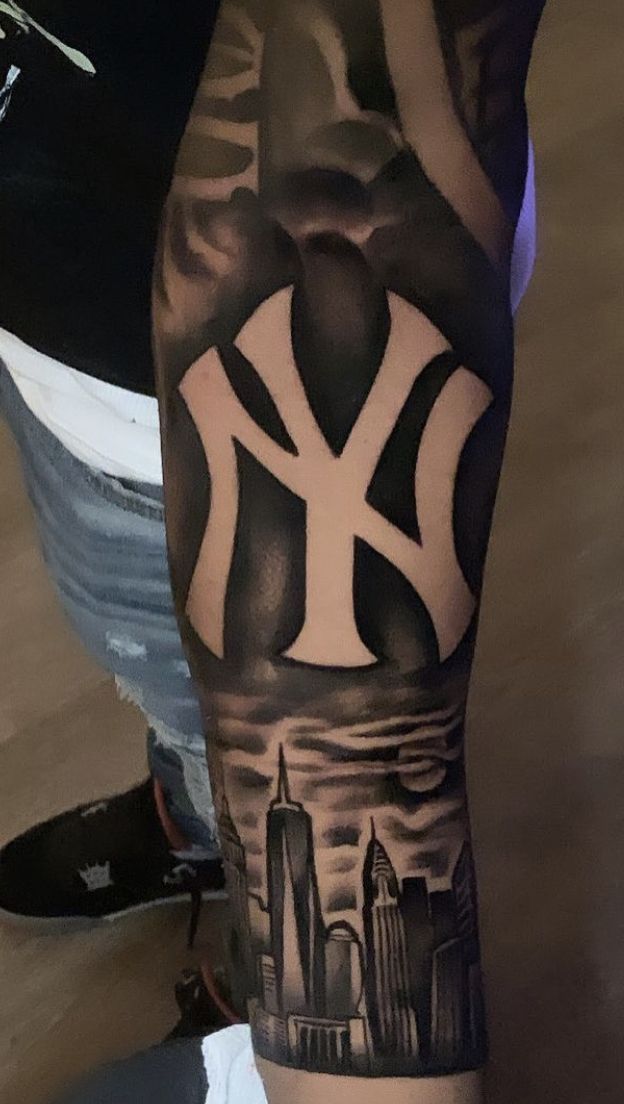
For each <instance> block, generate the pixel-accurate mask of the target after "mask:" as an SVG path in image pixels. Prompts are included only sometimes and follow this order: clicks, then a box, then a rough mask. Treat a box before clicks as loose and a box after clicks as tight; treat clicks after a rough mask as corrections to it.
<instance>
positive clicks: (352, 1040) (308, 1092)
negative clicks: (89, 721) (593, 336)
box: [155, 0, 541, 1104]
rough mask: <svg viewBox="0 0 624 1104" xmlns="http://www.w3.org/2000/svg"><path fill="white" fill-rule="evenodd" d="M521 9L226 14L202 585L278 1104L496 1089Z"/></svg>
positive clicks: (521, 164) (160, 346)
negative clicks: (490, 572)
mask: <svg viewBox="0 0 624 1104" xmlns="http://www.w3.org/2000/svg"><path fill="white" fill-rule="evenodd" d="M521 7H522V11H521V12H520V14H518V8H519V6H518V5H517V4H515V3H512V2H511V0H505V2H499V3H496V2H492V0H464V2H460V0H438V2H437V3H434V2H433V0H358V2H357V3H356V2H355V0H316V2H311V0H305V2H304V0H240V2H239V3H234V2H232V0H224V2H223V4H222V9H221V14H220V18H219V23H218V27H217V31H216V34H215V39H214V41H213V44H212V47H211V50H210V54H209V59H208V63H207V67H206V71H205V74H204V76H203V78H202V81H201V84H200V88H199V90H198V94H197V98H196V101H195V106H194V109H193V113H192V115H191V119H190V121H189V124H188V127H187V131H186V134H185V137H184V140H183V143H182V146H181V149H180V152H179V157H178V163H177V169H176V175H175V179H174V181H173V184H172V188H171V193H170V197H169V200H168V204H167V208H166V211H165V215H164V221H163V232H162V248H161V254H160V259H159V262H158V265H157V271H156V279H155V326H156V350H157V360H158V375H159V392H160V402H161V412H162V425H163V445H164V458H165V483H166V504H167V526H168V537H169V543H170V553H171V570H172V579H173V586H174V593H175V597H176V601H177V604H178V610H179V616H180V624H181V628H182V633H183V638H184V641H185V644H186V647H187V651H188V654H189V658H190V661H191V666H192V670H193V674H194V677H195V680H196V684H197V687H198V690H199V693H200V696H201V700H202V707H203V712H204V717H205V725H206V734H207V746H208V756H209V763H210V768H211V778H212V781H213V787H214V794H215V802H216V805H217V812H218V816H219V824H220V834H221V843H222V850H223V857H224V863H225V867H226V874H227V879H228V886H229V893H230V904H231V908H232V916H233V922H234V923H233V930H232V946H231V951H232V959H233V962H234V965H235V973H236V979H235V980H236V982H237V984H238V985H239V986H240V988H242V989H243V990H244V996H245V999H246V1001H247V1006H248V1009H249V1015H250V1020H251V1024H252V1031H253V1038H254V1046H255V1049H256V1054H257V1055H258V1057H259V1059H260V1061H259V1067H260V1069H261V1072H262V1073H263V1076H264V1077H265V1081H266V1084H267V1089H268V1092H269V1096H270V1098H271V1100H276V1101H282V1100H286V1099H287V1097H289V1096H292V1095H293V1094H294V1093H296V1094H297V1097H298V1099H299V1098H301V1097H302V1096H303V1098H304V1099H305V1098H306V1097H309V1098H310V1099H315V1100H316V1099H317V1098H318V1097H319V1096H320V1095H321V1093H322V1094H323V1096H324V1098H326V1099H329V1100H333V1099H334V1098H335V1099H337V1098H338V1094H339V1095H340V1100H341V1104H344V1102H345V1098H347V1099H349V1098H350V1096H352V1095H353V1096H354V1098H355V1094H357V1097H358V1099H361V1097H362V1093H364V1095H365V1096H366V1095H367V1094H368V1095H370V1094H372V1093H375V1094H376V1093H377V1091H378V1088H379V1084H378V1082H375V1081H368V1082H367V1081H366V1080H365V1079H366V1078H368V1079H378V1078H392V1079H393V1081H392V1091H393V1093H394V1096H393V1099H394V1100H399V1099H402V1098H403V1097H405V1099H413V1100H417V1101H419V1102H421V1104H428V1102H429V1101H431V1102H432V1104H433V1102H434V1101H435V1102H436V1104H438V1102H445V1104H446V1102H453V1101H457V1102H459V1101H460V1100H461V1101H462V1104H466V1102H469V1101H477V1100H478V1099H479V1093H480V1089H479V1080H478V1075H477V1073H476V1072H475V1071H478V1070H479V1069H480V1068H481V1067H482V1065H483V1062H484V1060H485V1051H486V1036H485V1022H484V1011H483V999H482V992H481V982H480V972H479V946H478V936H477V904H476V891H475V878H474V869H473V863H472V855H471V847H470V830H469V820H468V812H467V803H466V793H465V777H464V762H463V725H464V715H465V703H466V696H467V690H468V680H469V674H470V667H471V660H472V653H473V646H474V638H475V630H476V622H477V613H478V602H479V592H480V587H481V579H482V571H483V563H484V558H485V552H486V547H487V541H488V536H489V528H490V520H491V513H492V508H493V503H494V498H495V493H496V486H497V481H498V473H499V468H500V461H501V456H502V450H503V445H504V437H505V432H506V426H507V419H508V411H509V402H510V393H511V377H512V322H511V313H510V308H509V287H508V281H509V261H510V253H511V245H512V240H513V231H514V225H515V220H516V217H517V213H518V209H519V205H520V200H521V196H522V191H523V187H524V178H525V174H526V155H527V135H526V124H525V112H524V79H525V75H526V67H527V64H528V59H529V54H530V46H531V43H532V39H533V35H534V32H535V28H536V24H537V20H538V16H539V11H540V8H541V3H540V0H535V2H534V3H528V4H524V5H522V6H521ZM367 1085H368V1088H366V1086H367ZM376 1085H377V1087H376Z"/></svg>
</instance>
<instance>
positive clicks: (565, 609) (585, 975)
mask: <svg viewBox="0 0 624 1104" xmlns="http://www.w3.org/2000/svg"><path fill="white" fill-rule="evenodd" d="M623 43H624V6H623V5H622V3H621V0H603V3H602V4H601V5H598V6H596V5H592V4H588V3H587V2H586V0H551V10H550V11H549V12H548V13H547V15H546V17H545V19H544V23H543V29H542V34H541V37H540V41H539V46H538V49H537V53H536V57H535V62H534V67H533V73H532V80H531V105H532V125H533V134H534V138H535V143H536V148H537V162H538V183H539V194H540V227H541V231H540V238H541V241H540V255H539V265H538V270H537V273H536V276H535V279H534V283H533V286H532V288H531V291H530V293H529V295H528V297H527V300H526V303H525V306H524V307H523V309H522V313H521V318H520V323H519V335H518V365H517V385H516V398H515V404H514V412H513V424H512V429H511V435H510V440H509V447H508V452H507V458H506V464H505V470H504V478H503V485H502V491H501V496H500V500H499V505H498V509H497V515H496V523H495V532H494V536H493V541H492V548H491V555H490V560H489V569H488V579H487V590H486V600H485V608H484V613H483V620H482V629H481V637H480V647H479V657H478V664H477V672H476V677H475V681H474V692H473V696H472V704H471V726H470V731H471V739H470V774H471V784H472V793H473V815H474V822H475V830H476V837H477V855H478V861H479V871H480V876H481V899H482V913H483V942H484V953H485V965H486V972H487V982H488V993H489V1008H490V1021H491V1035H492V1053H493V1059H492V1065H491V1070H490V1086H491V1092H490V1104H529V1102H530V1104H588V1102H590V1101H591V1104H598V1102H599V1104H621V1101H622V1099H623V1098H624V738H623V737H624V732H623V728H624V723H623V722H624V478H623V465H624V448H623V445H622V438H623V431H622V424H623V422H624V386H623V383H622V379H623V375H624V371H623V367H624V366H623V360H624V311H623V309H622V306H623V304H622V285H623V283H624V203H623V202H622V180H623V176H624V174H623V167H624V152H623V151H624V81H623V79H622V49H623V45H622V44H623ZM0 639H1V641H2V647H1V652H2V660H1V671H2V680H1V683H0V838H2V839H3V838H8V837H9V836H11V835H12V834H14V833H16V832H17V831H19V830H20V829H22V828H24V827H26V825H28V824H30V823H31V822H34V821H36V820H38V819H40V818H41V817H43V816H46V815H49V814H51V813H53V812H55V811H57V810H60V809H62V808H63V807H65V806H66V805H70V804H74V803H76V802H77V801H78V800H82V799H85V798H87V797H89V796H95V795H98V794H101V793H103V792H110V791H114V790H115V789H117V788H122V787H125V786H126V785H128V784H129V783H130V782H131V781H132V780H133V779H136V778H138V777H140V776H141V774H142V773H143V771H144V762H143V747H142V728H143V726H142V722H141V718H140V717H139V716H138V715H137V714H136V713H135V712H134V711H133V710H132V709H130V708H129V707H128V706H122V705H121V704H119V702H118V701H117V700H116V698H115V694H114V691H113V689H112V687H111V685H110V682H109V681H108V679H107V678H105V677H104V675H103V674H102V672H101V671H100V670H98V669H97V668H96V667H95V666H94V665H93V664H92V663H91V662H90V661H89V660H88V659H87V658H86V657H85V655H84V654H83V652H82V650H81V647H80V645H79V643H78V641H77V640H76V639H75V637H73V636H72V634H71V632H70V630H69V629H68V627H67V626H66V625H65V623H64V622H63V619H62V616H61V614H60V612H59V610H58V607H57V605H56V602H55V598H54V595H53V592H52V589H51V586H50V583H49V582H48V580H47V578H46V577H45V574H44V571H43V569H42V566H41V562H40V559H39V554H38V551H37V547H36V540H35V533H34V529H33V523H32V518H31V515H30V511H29V508H28V506H27V504H26V501H25V499H24V495H23V491H22V487H21V482H20V477H19V472H18V467H17V463H16V456H15V452H14V449H13V447H12V444H11V443H10V441H9V440H8V436H7V434H6V432H4V431H3V430H1V429H0ZM184 921H185V915H184V913H182V912H181V911H180V910H177V911H176V910H173V911H165V912H162V913H160V914H157V915H153V914H151V915H150V914H148V915H145V916H143V917H141V918H138V919H133V920H129V921H126V922H124V923H123V924H120V925H119V926H117V927H114V928H108V929H106V930H104V929H99V930H96V931H94V932H92V933H89V934H81V935H78V936H76V935H74V936H65V937H61V938H59V937H55V938H52V937H47V938H41V937H34V936H32V935H30V934H27V933H25V932H23V931H22V932H17V933H16V932H15V931H9V930H2V929H0V1097H1V1099H2V1100H3V1101H5V1100H6V1101H7V1104H45V1102H47V1101H48V1099H49V1096H50V1094H51V1092H52V1091H53V1090H54V1089H56V1088H57V1087H58V1085H59V1084H60V1083H62V1082H63V1081H65V1080H66V1079H67V1077H68V1076H69V1075H73V1074H75V1073H77V1072H80V1071H83V1070H85V1069H87V1068H89V1067H92V1066H93V1065H94V1064H95V1063H96V1062H97V1061H98V1060H100V1059H104V1058H108V1057H110V1056H112V1055H120V1054H125V1053H129V1052H131V1051H133V1050H134V1049H136V1048H137V1047H138V1046H141V1045H143V1044H146V1043H149V1042H151V1041H152V1040H155V1039H158V1038H159V1037H160V1036H161V1034H162V1033H163V1032H164V1031H165V1030H166V1029H167V1027H168V1026H169V1025H170V1024H171V1023H172V1021H173V1018H174V1008H173V1003H172V996H171V990H172V983H173V981H174V979H175V977H176V974H177V972H178V970H179V969H180V968H181V966H182V965H183V964H184V963H185V961H186V953H185V951H184ZM204 934H206V932H205V933H204ZM414 1099H415V1104H417V1096H416V1094H415V1097H414ZM111 1104H114V1102H111ZM139 1104H142V1102H139Z"/></svg>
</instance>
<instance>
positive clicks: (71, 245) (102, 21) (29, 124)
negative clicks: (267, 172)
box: [0, 0, 218, 394]
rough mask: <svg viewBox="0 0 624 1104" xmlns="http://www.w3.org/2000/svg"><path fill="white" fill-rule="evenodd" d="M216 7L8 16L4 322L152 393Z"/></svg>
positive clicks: (203, 3) (194, 4)
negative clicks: (175, 172) (162, 257)
mask: <svg viewBox="0 0 624 1104" xmlns="http://www.w3.org/2000/svg"><path fill="white" fill-rule="evenodd" d="M9 7H11V4H9ZM217 7H218V0H20V8H18V9H16V14H15V16H13V15H7V14H6V13H4V12H3V11H2V10H0V28H1V29H2V30H3V31H4V32H5V34H6V37H5V38H3V39H2V38H0V89H2V87H3V85H4V92H3V93H1V92H0V120H1V121H0V327H3V328H4V329H7V330H9V331H11V332H12V333H14V334H17V336H18V337H20V338H22V340H24V341H26V342H27V343H28V344H30V345H32V346H34V347H35V348H37V349H39V350H41V351H42V352H44V353H47V354H48V355H50V356H53V357H55V358H56V359H58V360H61V361H63V362H64V363H66V364H69V365H71V366H72V367H74V368H78V369H80V370H82V371H84V372H88V373H89V374H90V375H93V376H97V377H99V378H100V379H105V380H108V381H110V382H112V383H116V384H118V385H120V386H122V387H126V388H129V389H131V390H134V391H142V392H145V393H148V394H150V393H153V391H154V378H153V375H154V373H153V366H152V357H151V351H150V280H151V270H152V264H153V259H154V249H155V243H156V236H157V231H158V222H159V216H160V211H161V208H162V204H163V200H164V198H165V195H166V192H167V188H168V184H169V179H170V176H171V172H172V169H173V162H174V158H175V153H176V149H177V145H178V142H179V140H180V137H181V135H182V131H183V129H184V125H185V123H186V119H187V116H188V112H189V110H190V107H191V103H192V99H193V94H194V91H195V88H196V85H197V81H198V78H199V74H200V71H201V68H202V65H203V62H204V59H205V56H206V51H207V49H208V44H209V41H210V36H211V33H212V28H213V25H214V19H215V15H216V10H217ZM33 21H34V22H33ZM35 24H38V26H37V25H35ZM50 36H52V37H50ZM72 51H77V53H74V52H72ZM12 67H13V68H12ZM16 69H18V70H19V73H16V71H15V70H16ZM92 69H95V72H94V73H91V72H90V70H92ZM9 86H11V87H10V91H9Z"/></svg>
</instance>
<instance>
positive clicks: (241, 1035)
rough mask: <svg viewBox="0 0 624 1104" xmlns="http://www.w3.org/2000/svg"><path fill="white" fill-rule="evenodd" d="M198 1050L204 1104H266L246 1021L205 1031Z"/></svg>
mask: <svg viewBox="0 0 624 1104" xmlns="http://www.w3.org/2000/svg"><path fill="white" fill-rule="evenodd" d="M202 1053H203V1056H204V1066H205V1068H206V1078H207V1080H208V1095H207V1097H206V1104H267V1099H266V1094H265V1091H264V1086H263V1084H262V1081H261V1080H260V1074H259V1073H258V1070H257V1069H256V1063H255V1060H254V1055H253V1050H252V1047H251V1032H250V1030H249V1025H248V1024H236V1025H235V1026H234V1027H226V1028H224V1029H223V1031H217V1032H215V1034H214V1035H207V1036H206V1038H205V1039H204V1040H203V1041H202Z"/></svg>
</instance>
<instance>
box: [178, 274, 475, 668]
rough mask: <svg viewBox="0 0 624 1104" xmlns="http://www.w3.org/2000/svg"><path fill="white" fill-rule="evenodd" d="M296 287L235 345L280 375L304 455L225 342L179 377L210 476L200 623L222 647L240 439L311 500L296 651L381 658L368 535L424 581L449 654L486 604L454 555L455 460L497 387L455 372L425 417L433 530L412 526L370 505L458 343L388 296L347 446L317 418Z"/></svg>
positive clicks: (207, 639) (277, 391) (287, 418)
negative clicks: (280, 433) (435, 372)
mask: <svg viewBox="0 0 624 1104" xmlns="http://www.w3.org/2000/svg"><path fill="white" fill-rule="evenodd" d="M291 294H292V293H291V291H290V290H284V291H280V292H276V293H275V295H273V296H272V298H271V299H269V300H267V301H266V302H265V303H264V304H262V306H261V307H259V308H258V310H257V311H256V312H255V314H254V315H253V316H252V318H251V319H250V320H249V322H248V323H247V324H246V325H245V326H244V327H243V329H242V330H241V332H240V333H239V335H238V337H237V339H236V342H235V344H236V346H237V348H238V349H239V350H240V352H241V353H243V355H244V356H245V357H247V359H248V360H249V361H250V363H252V364H253V365H254V366H255V368H256V371H257V372H258V373H259V375H260V376H261V378H262V380H263V382H264V383H265V385H266V387H267V388H268V390H269V393H270V394H271V396H272V398H273V399H274V401H275V403H276V406H277V408H278V410H279V413H280V415H281V417H282V420H283V422H284V425H285V426H286V429H287V430H288V432H289V434H290V436H291V438H292V440H293V442H294V444H295V446H296V448H297V453H296V455H294V456H293V455H291V454H290V453H288V452H286V451H285V450H284V449H282V448H281V447H280V446H279V445H278V444H276V443H275V441H273V440H272V439H271V438H270V437H269V436H268V434H266V433H265V432H264V431H263V430H262V429H261V428H260V427H259V426H258V425H257V424H256V423H255V422H254V420H253V417H252V416H251V415H250V414H249V413H248V412H247V411H246V410H245V408H244V407H243V405H242V404H241V402H240V401H239V399H238V398H237V396H236V394H235V393H234V391H233V389H232V387H231V385H230V383H229V382H228V378H227V375H226V373H225V371H224V369H223V366H222V364H221V360H220V357H219V353H218V351H217V350H216V349H210V350H209V351H208V352H207V353H205V354H204V356H203V357H200V358H199V360H197V361H196V362H195V364H194V365H193V366H192V367H191V368H190V369H189V371H188V372H187V374H186V375H185V377H184V380H183V381H182V384H181V388H180V389H181V391H182V395H183V396H184V399H185V401H186V403H187V405H188V408H189V410H190V412H191V414H192V416H193V419H194V421H195V424H196V425H197V428H198V431H199V434H200V436H201V439H202V443H203V446H204V448H205V450H206V457H207V460H208V469H209V473H210V478H211V486H212V501H211V506H210V515H209V518H208V525H207V528H206V534H205V537H204V540H203V542H202V546H201V550H200V554H199V559H198V562H197V567H196V569H195V573H194V576H193V580H192V583H191V588H190V591H189V596H188V602H187V612H188V615H189V618H190V620H191V623H192V624H193V626H194V628H195V630H196V632H197V633H198V634H199V636H200V637H201V639H202V640H203V641H204V643H205V644H206V646H207V647H208V648H210V650H211V651H212V652H213V653H214V654H215V655H217V656H219V657H221V658H223V655H224V645H223V635H224V633H223V627H224V619H225V609H226V593H227V585H228V580H229V576H230V569H231V564H232V557H233V552H234V541H235V537H236V529H237V518H238V501H239V490H238V479H239V477H238V461H237V457H236V451H235V447H234V446H235V442H236V441H238V442H240V444H242V445H244V447H245V448H246V449H247V450H248V451H249V452H250V453H251V455H252V456H254V457H256V459H257V460H258V461H259V462H260V463H261V464H262V465H263V466H264V467H265V468H266V469H267V470H268V471H270V472H271V473H272V474H273V475H274V476H275V477H276V478H277V479H279V480H280V482H281V483H283V484H284V486H286V487H288V488H289V490H291V491H292V492H293V494H295V495H297V496H298V497H299V498H301V499H302V500H303V501H304V502H305V504H306V515H307V526H306V529H307V534H306V539H307V552H306V580H305V622H304V625H303V628H302V630H301V632H300V633H299V635H298V636H297V639H296V640H294V641H293V643H292V644H291V646H290V647H289V648H288V649H287V650H286V651H285V652H284V655H285V656H286V657H287V658H289V659H293V660H297V661H298V662H300V663H310V664H314V665H317V666H337V667H359V666H366V665H367V664H369V663H374V662H376V658H377V657H375V656H374V655H372V654H371V652H370V651H369V649H368V648H366V646H365V645H364V644H363V642H362V640H361V638H360V636H359V633H358V628H357V623H356V617H355V609H354V599H353V569H354V543H355V538H356V537H360V538H361V539H362V540H364V541H366V543H367V544H369V545H370V546H371V548H374V549H375V550H376V551H377V552H379V553H380V555H382V556H384V557H385V558H386V559H387V560H388V561H389V562H390V563H392V564H393V565H394V566H395V567H396V568H397V569H398V570H399V571H400V572H401V573H402V575H403V576H404V577H405V578H406V579H407V580H408V582H409V583H410V585H411V586H412V587H413V588H414V590H415V591H417V592H418V594H419V596H420V597H421V599H422V600H423V602H424V604H425V606H426V608H427V610H428V612H429V614H430V616H431V619H432V621H433V624H434V627H435V631H436V636H437V640H438V647H439V652H440V659H441V660H445V659H447V658H448V656H449V655H451V653H452V652H453V651H454V649H455V648H456V647H457V645H458V644H459V642H460V641H461V639H462V637H463V635H464V633H465V631H466V629H467V627H468V625H469V623H470V619H471V617H472V614H473V612H474V609H475V600H474V598H473V596H472V594H471V593H470V591H469V589H468V586H467V584H466V582H465V580H464V578H463V576H462V572H461V568H460V566H459V563H458V561H457V557H456V555H455V545H454V534H453V486H454V478H455V472H456V469H457V464H458V460H459V456H460V453H461V450H462V447H463V445H464V443H465V441H466V438H467V436H468V434H469V433H470V431H471V430H472V428H473V427H474V425H475V423H476V422H477V420H478V419H479V417H480V416H481V414H483V412H484V411H485V410H486V408H487V407H488V405H489V403H490V401H491V397H492V396H491V394H490V392H489V390H488V388H487V387H486V386H485V384H484V383H482V381H481V380H479V379H478V377H476V376H474V375H473V374H472V373H471V372H468V371H466V369H459V370H458V371H457V372H455V373H454V374H453V376H451V378H450V379H449V380H448V382H447V383H446V385H445V386H444V388H443V389H442V391H441V393H440V395H439V396H438V399H437V402H436V403H435V405H434V408H433V410H432V412H431V415H430V418H429V421H428V423H427V426H426V427H425V431H424V433H423V437H422V441H421V443H420V448H419V452H418V460H417V464H416V470H415V473H414V493H415V498H416V512H417V516H418V520H419V527H420V533H421V539H420V541H419V542H417V541H414V540H412V539H410V538H409V537H407V536H406V535H405V534H404V533H402V532H401V531H400V530H399V529H398V528H397V526H395V525H392V524H391V523H390V522H389V521H388V520H387V519H386V518H384V517H383V516H382V515H381V514H380V513H379V512H378V511H376V510H374V509H373V507H372V506H370V505H368V503H367V501H366V493H367V490H368V487H369V485H370V482H371V480H372V477H373V475H374V472H375V468H376V466H377V464H378V461H379V458H380V456H381V452H382V450H383V447H384V445H385V443H386V441H387V440H388V437H389V435H390V433H391V432H392V430H393V428H394V427H395V425H396V423H397V420H398V419H399V418H400V415H401V410H402V408H403V406H404V404H405V402H406V400H407V397H408V395H409V393H410V390H411V388H412V386H413V384H414V381H415V379H416V378H417V377H418V375H419V374H420V373H421V372H422V370H423V369H424V368H425V367H426V366H427V364H429V363H430V361H431V360H432V359H433V358H434V357H435V356H437V355H439V354H440V353H442V352H445V351H447V350H448V348H449V346H448V343H447V342H446V341H445V340H444V338H443V337H442V335H441V334H440V333H439V332H438V331H437V330H436V329H435V327H434V326H432V325H431V323H430V322H429V321H428V320H427V319H426V318H425V316H424V315H423V314H422V313H421V312H420V311H418V310H417V309H416V308H415V307H412V306H410V304H408V303H406V302H405V301H403V300H401V299H399V298H398V297H397V296H396V295H392V294H391V295H390V296H389V304H390V318H391V327H390V336H389V340H388V345H387V347H386V350H385V354H384V358H383V361H382V364H381V367H380V369H379V372H378V375H377V378H376V380H375V382H374V384H373V386H372V388H371V390H370V393H369V395H368V397H367V399H366V401H365V403H364V405H363V407H362V410H361V411H360V414H359V417H358V419H357V421H356V423H355V425H354V427H353V429H352V431H351V433H350V435H349V438H348V441H347V443H346V445H345V446H344V448H343V449H342V451H341V452H340V454H339V455H338V456H336V455H335V454H334V453H333V452H332V450H331V448H330V447H329V445H328V444H327V442H326V440H325V439H324V437H323V434H322V431H321V429H320V428H319V426H318V425H317V423H316V422H315V420H314V416H313V414H312V412H311V410H310V407H309V403H308V401H307V398H306V394H305V390H304V388H303V385H302V382H301V379H300V377H299V375H298V372H297V367H296V364H295V360H294V355H293V350H292V344H291V339H290V325H291V321H290V304H291ZM399 334H400V337H399V336H397V335H399ZM267 337H268V339H269V340H268V342H267V340H266V338H267ZM217 410H218V411H219V417H218V420H216V419H215V416H214V412H215V411H217ZM328 568H329V570H328Z"/></svg>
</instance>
